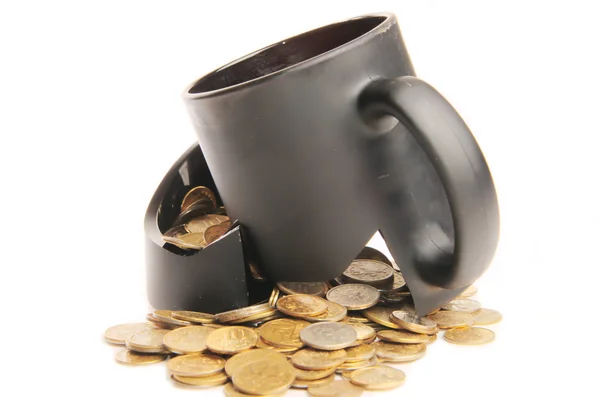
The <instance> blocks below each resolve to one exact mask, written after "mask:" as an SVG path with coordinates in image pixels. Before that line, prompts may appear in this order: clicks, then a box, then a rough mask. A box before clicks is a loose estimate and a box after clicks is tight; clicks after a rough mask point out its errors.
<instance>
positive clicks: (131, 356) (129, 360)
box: [115, 349, 167, 365]
mask: <svg viewBox="0 0 600 397" xmlns="http://www.w3.org/2000/svg"><path fill="white" fill-rule="evenodd" d="M165 358H167V356H166V355H165V354H140V353H136V352H134V351H131V350H127V349H123V350H121V351H120V352H118V353H117V354H116V356H115V360H117V362H119V363H121V364H130V365H143V364H153V363H158V362H161V361H163V360H164V359H165Z"/></svg>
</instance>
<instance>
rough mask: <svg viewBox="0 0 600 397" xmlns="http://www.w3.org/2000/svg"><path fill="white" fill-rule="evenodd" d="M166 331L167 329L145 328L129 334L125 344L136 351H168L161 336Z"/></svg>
mask: <svg viewBox="0 0 600 397" xmlns="http://www.w3.org/2000/svg"><path fill="white" fill-rule="evenodd" d="M167 332H169V330H166V329H147V330H144V331H141V332H138V333H137V334H133V335H131V336H130V337H129V339H127V340H126V341H125V346H127V348H128V349H129V350H133V351H135V352H138V353H168V351H167V350H166V349H165V346H164V345H163V337H164V336H165V335H166V334H167Z"/></svg>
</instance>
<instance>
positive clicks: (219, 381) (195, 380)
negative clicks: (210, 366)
mask: <svg viewBox="0 0 600 397" xmlns="http://www.w3.org/2000/svg"><path fill="white" fill-rule="evenodd" d="M171 379H173V380H174V381H176V382H178V383H181V384H183V385H186V386H196V387H203V388H204V387H214V386H219V385H223V384H225V383H227V381H228V380H229V378H227V375H225V374H224V373H219V374H214V375H208V376H202V377H189V376H180V375H173V376H172V377H171Z"/></svg>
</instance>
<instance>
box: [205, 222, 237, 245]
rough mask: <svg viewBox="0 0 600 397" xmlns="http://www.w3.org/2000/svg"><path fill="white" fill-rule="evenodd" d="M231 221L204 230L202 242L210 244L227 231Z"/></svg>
mask: <svg viewBox="0 0 600 397" xmlns="http://www.w3.org/2000/svg"><path fill="white" fill-rule="evenodd" d="M230 227H231V222H224V223H221V224H220V225H214V226H211V227H209V228H208V229H206V230H205V231H204V242H205V243H206V245H209V244H212V243H214V242H215V241H217V240H218V239H220V238H221V237H223V236H224V235H225V233H227V232H228V231H229V228H230Z"/></svg>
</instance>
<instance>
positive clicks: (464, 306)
mask: <svg viewBox="0 0 600 397" xmlns="http://www.w3.org/2000/svg"><path fill="white" fill-rule="evenodd" d="M442 309H444V310H450V311H453V312H464V313H474V312H476V311H477V310H479V309H481V304H480V303H479V302H477V301H475V300H473V299H455V300H453V301H450V302H449V303H446V304H445V305H444V306H442Z"/></svg>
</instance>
